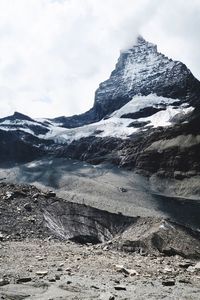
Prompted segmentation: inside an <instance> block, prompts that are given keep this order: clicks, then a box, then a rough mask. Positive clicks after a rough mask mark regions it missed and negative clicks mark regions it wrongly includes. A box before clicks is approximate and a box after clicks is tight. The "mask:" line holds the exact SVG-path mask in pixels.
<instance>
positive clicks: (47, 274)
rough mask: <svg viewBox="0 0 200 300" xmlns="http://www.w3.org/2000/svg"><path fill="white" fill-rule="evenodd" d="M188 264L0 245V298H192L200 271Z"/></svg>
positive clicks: (67, 248) (86, 249) (42, 245)
mask: <svg viewBox="0 0 200 300" xmlns="http://www.w3.org/2000/svg"><path fill="white" fill-rule="evenodd" d="M194 264H196V262H195V261H191V260H185V259H183V258H181V257H179V256H174V257H165V256H159V257H155V256H141V255H139V254H127V253H123V252H118V251H111V250H109V251H108V250H107V248H106V247H105V246H104V245H97V246H92V245H84V246H80V245H77V244H74V243H72V242H57V241H53V240H49V239H46V240H45V241H44V240H38V239H36V240H26V241H21V242H16V241H15V242H14V241H13V242H1V243H0V278H2V279H1V280H0V299H2V300H3V299H7V300H22V299H32V300H34V299H37V300H50V299H51V300H64V299H65V300H72V299H74V300H75V299H76V300H81V299H87V300H89V299H102V300H111V299H119V300H120V299H121V300H122V299H123V300H125V299H126V300H134V299H137V300H146V299H149V300H150V299H152V300H156V299H157V300H160V299H173V300H175V299H177V300H186V299H187V300H189V299H190V300H197V299H199V296H200V270H199V269H194V267H192V265H194ZM3 281H4V284H3ZM6 281H7V283H8V282H9V284H6Z"/></svg>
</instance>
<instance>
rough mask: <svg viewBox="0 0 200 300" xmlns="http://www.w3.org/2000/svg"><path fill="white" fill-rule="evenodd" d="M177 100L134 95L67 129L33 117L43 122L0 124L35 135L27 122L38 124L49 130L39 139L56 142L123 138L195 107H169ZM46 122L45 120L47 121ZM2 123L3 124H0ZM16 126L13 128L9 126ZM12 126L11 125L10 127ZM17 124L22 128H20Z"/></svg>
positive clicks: (5, 128)
mask: <svg viewBox="0 0 200 300" xmlns="http://www.w3.org/2000/svg"><path fill="white" fill-rule="evenodd" d="M177 101H179V100H178V99H171V98H164V97H158V96H157V95H155V94H150V95H148V96H134V97H133V99H132V100H131V101H130V102H128V103H127V104H126V105H124V106H123V107H122V108H120V109H119V110H117V111H115V112H114V113H113V114H111V116H110V118H109V119H106V120H101V121H100V122H97V123H93V124H89V125H85V126H82V127H78V128H73V129H66V128H63V127H60V126H59V125H60V124H54V123H53V122H49V120H45V119H40V120H39V119H38V120H34V121H35V122H38V121H40V122H43V123H44V124H45V125H44V126H43V125H41V124H39V123H33V122H30V121H28V120H17V121H16V122H15V120H14V121H9V120H7V121H4V122H2V123H0V129H1V130H7V131H8V130H19V129H20V130H22V131H24V132H28V133H31V134H33V135H34V133H33V131H32V130H30V129H29V128H28V125H41V127H45V128H48V130H49V131H48V132H47V133H46V134H40V135H38V137H39V138H42V139H48V140H54V141H55V142H56V143H60V144H64V143H71V142H72V141H73V140H79V139H81V138H83V137H89V136H92V135H95V136H98V137H115V138H121V139H125V138H127V137H128V136H130V135H131V134H133V133H134V132H137V131H140V130H147V128H148V127H149V126H151V127H154V128H156V127H159V126H162V127H165V126H170V125H172V124H173V118H174V117H175V116H177V115H181V116H183V115H185V114H187V113H190V112H191V111H192V110H193V109H194V108H193V107H187V104H182V105H180V106H178V107H177V106H176V107H174V106H172V103H174V102H177ZM165 106H166V109H165V110H162V111H159V112H157V113H155V114H154V115H152V116H150V117H146V118H140V119H136V120H134V119H130V118H129V119H128V118H120V117H121V116H122V115H124V114H128V113H135V112H138V111H140V110H141V109H143V108H145V107H157V108H159V107H165ZM134 121H137V122H148V124H147V125H146V126H143V127H141V128H134V127H128V126H129V125H130V124H131V123H132V122H134ZM47 122H48V123H47ZM1 124H2V125H3V126H1ZM15 124H16V125H17V126H16V128H15V127H14V126H12V125H15ZM9 125H10V126H12V127H9ZM19 125H21V126H22V127H21V128H19Z"/></svg>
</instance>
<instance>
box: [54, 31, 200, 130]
mask: <svg viewBox="0 0 200 300" xmlns="http://www.w3.org/2000/svg"><path fill="white" fill-rule="evenodd" d="M150 94H156V95H157V96H163V97H166V98H172V99H179V100H180V101H181V103H184V102H188V101H189V102H190V103H191V104H194V105H195V104H198V99H199V98H198V95H199V94H200V83H199V81H198V80H197V79H196V78H195V77H194V76H193V75H192V73H191V71H190V70H189V69H188V68H187V67H186V66H185V65H184V64H183V63H181V62H179V61H173V60H172V59H169V58H168V57H166V56H165V55H163V54H161V53H159V52H158V51H157V46H156V45H154V44H152V43H149V42H147V41H146V40H145V39H144V38H142V37H141V36H139V37H138V38H137V41H136V44H135V45H134V46H133V47H132V48H131V49H128V50H126V51H123V52H121V54H120V57H119V59H118V62H117V65H116V67H115V70H114V71H113V72H112V73H111V76H110V78H109V79H108V80H106V81H105V82H103V83H101V84H100V86H99V88H98V89H97V91H96V93H95V101H94V106H93V108H92V109H91V110H89V111H88V112H86V113H84V114H82V115H79V116H73V117H69V118H65V117H61V118H56V119H54V121H56V122H61V123H63V126H65V127H68V128H72V127H78V126H82V125H84V124H89V123H93V122H97V121H99V120H101V119H102V118H103V117H105V116H107V115H109V114H110V113H112V112H114V111H115V110H117V109H119V108H121V107H122V106H123V105H125V104H126V103H128V102H129V101H130V100H131V99H132V98H133V97H134V96H136V95H141V96H147V95H150Z"/></svg>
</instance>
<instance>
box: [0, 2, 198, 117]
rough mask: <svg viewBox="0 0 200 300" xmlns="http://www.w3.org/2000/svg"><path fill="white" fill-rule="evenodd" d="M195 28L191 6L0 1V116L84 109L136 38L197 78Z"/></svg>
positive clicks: (195, 16)
mask: <svg viewBox="0 0 200 300" xmlns="http://www.w3.org/2000/svg"><path fill="white" fill-rule="evenodd" d="M199 28H200V1H199V0H192V1H185V0H28V1H27V0H0V115H1V116H5V115H9V114H12V113H13V112H14V111H20V112H22V113H25V114H28V115H30V116H32V117H55V116H59V115H71V114H75V113H76V114H78V113H81V112H84V111H86V110H87V109H89V108H90V107H91V106H92V105H93V101H94V92H95V90H96V88H97V87H98V85H99V83H100V82H101V81H103V80H105V79H107V78H108V77H109V75H110V72H111V71H112V70H113V68H114V65H115V63H116V60H117V58H118V56H119V51H120V49H125V48H127V47H130V46H131V45H132V44H134V41H135V38H136V36H137V35H138V34H142V35H143V36H144V37H145V38H146V39H147V40H149V41H151V42H154V43H156V44H157V45H158V50H159V51H160V52H163V53H164V54H166V55H167V56H169V57H172V58H174V59H177V60H181V61H182V62H184V63H185V64H187V66H188V67H189V68H190V69H191V71H192V72H193V74H194V75H195V76H196V77H197V78H198V79H200V51H199V46H200V34H199Z"/></svg>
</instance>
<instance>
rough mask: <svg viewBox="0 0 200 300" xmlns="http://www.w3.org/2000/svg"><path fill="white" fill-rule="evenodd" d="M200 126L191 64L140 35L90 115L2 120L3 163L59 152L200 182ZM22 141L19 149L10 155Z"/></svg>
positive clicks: (198, 89)
mask: <svg viewBox="0 0 200 300" xmlns="http://www.w3.org/2000/svg"><path fill="white" fill-rule="evenodd" d="M199 121H200V82H199V81H198V80H197V79H196V78H195V77H194V76H193V75H192V73H191V71H190V70H189V69H188V68H187V67H186V66H185V65H184V64H183V63H181V62H179V61H173V60H172V59H169V58H168V57H166V56H165V55H163V54H161V53H159V52H158V51H157V46H156V45H154V44H152V43H149V42H147V41H146V40H145V39H143V38H142V37H141V36H139V37H138V39H137V41H136V43H135V45H134V46H133V47H132V48H130V49H128V50H125V51H123V52H121V54H120V57H119V59H118V62H117V64H116V67H115V70H114V71H113V72H112V73H111V76H110V78H109V79H108V80H106V81H105V82H103V83H101V84H100V86H99V88H98V89H97V91H96V93H95V101H94V105H93V107H92V108H91V109H90V110H89V111H88V112H86V113H84V114H82V115H75V116H72V117H64V116H63V117H59V118H55V119H31V118H29V117H27V116H24V115H22V114H20V113H15V114H14V115H13V116H9V117H6V118H3V119H0V136H1V139H3V143H2V144H1V145H0V153H1V158H2V157H3V161H5V160H6V159H7V160H8V161H9V160H10V159H11V158H12V160H13V161H14V160H17V161H21V156H20V155H19V153H23V151H25V153H29V155H22V158H23V160H29V161H30V160H32V159H34V158H35V157H40V156H42V155H43V156H44V155H53V156H61V157H70V158H75V159H80V160H86V161H88V162H90V163H95V164H96V163H100V162H105V161H107V162H111V163H114V164H117V165H119V166H123V167H126V168H129V169H135V170H138V171H140V172H142V173H143V174H145V175H148V176H151V175H152V174H156V176H158V177H162V178H176V179H182V178H191V177H192V178H194V177H195V178H197V177H198V176H199V175H200V154H199V153H200V126H199ZM16 144H17V149H18V151H17V152H16V151H11V153H10V152H9V151H6V149H11V148H12V149H13V147H15V148H16ZM20 147H21V148H20ZM20 149H22V150H23V151H20ZM27 149H28V150H27ZM30 149H31V150H30ZM8 153H9V155H8ZM16 153H18V155H17V154H16ZM32 153H34V155H33V154H32ZM19 157H20V159H19ZM198 178H199V177H198Z"/></svg>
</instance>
